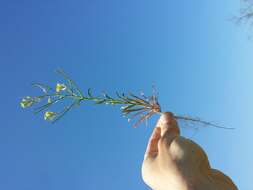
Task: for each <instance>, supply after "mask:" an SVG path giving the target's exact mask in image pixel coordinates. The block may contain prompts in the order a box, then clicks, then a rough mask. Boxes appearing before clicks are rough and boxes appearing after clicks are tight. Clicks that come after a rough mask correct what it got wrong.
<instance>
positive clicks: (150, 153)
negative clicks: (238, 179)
mask: <svg viewBox="0 0 253 190" xmlns="http://www.w3.org/2000/svg"><path fill="white" fill-rule="evenodd" d="M142 177H143V180H144V182H145V183H146V184H147V185H148V186H149V187H151V188H152V189H154V190H237V187H236V186H235V185H234V184H233V182H232V180H231V179H230V178H229V177H227V176H225V175H224V174H223V173H221V172H220V171H218V170H215V169H211V167H210V165H209V161H208V158H207V155H206V154H205V152H204V151H203V149H202V148H201V147H200V146H198V145H197V144H196V143H194V142H193V141H191V140H189V139H186V138H184V137H182V136H180V130H179V128H178V125H177V122H176V120H175V119H174V118H173V114H172V113H169V112H166V113H163V114H162V116H161V118H160V119H159V120H158V123H157V126H156V127H155V129H154V131H153V134H152V135H151V137H150V140H149V143H148V146H147V150H146V153H145V156H144V161H143V164H142Z"/></svg>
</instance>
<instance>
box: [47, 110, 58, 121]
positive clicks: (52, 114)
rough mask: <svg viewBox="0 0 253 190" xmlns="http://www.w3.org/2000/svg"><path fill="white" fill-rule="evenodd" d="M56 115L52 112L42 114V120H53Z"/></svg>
mask: <svg viewBox="0 0 253 190" xmlns="http://www.w3.org/2000/svg"><path fill="white" fill-rule="evenodd" d="M56 115H57V113H55V112H52V111H47V112H46V113H45V114H44V119H45V120H53V119H54V118H55V117H56Z"/></svg>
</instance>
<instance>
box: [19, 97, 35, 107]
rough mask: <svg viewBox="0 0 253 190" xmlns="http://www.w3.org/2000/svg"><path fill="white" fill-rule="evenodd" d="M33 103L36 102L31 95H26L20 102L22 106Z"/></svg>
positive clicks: (28, 105)
mask: <svg viewBox="0 0 253 190" xmlns="http://www.w3.org/2000/svg"><path fill="white" fill-rule="evenodd" d="M33 103H34V100H33V98H32V97H30V96H26V97H25V98H23V99H22V101H21V102H20V105H21V107H22V108H27V107H30V106H31V105H33Z"/></svg>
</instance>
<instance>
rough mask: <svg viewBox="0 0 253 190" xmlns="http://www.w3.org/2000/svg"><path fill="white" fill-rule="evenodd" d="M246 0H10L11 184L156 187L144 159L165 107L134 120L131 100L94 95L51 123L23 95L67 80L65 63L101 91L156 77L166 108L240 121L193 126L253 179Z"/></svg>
mask: <svg viewBox="0 0 253 190" xmlns="http://www.w3.org/2000/svg"><path fill="white" fill-rule="evenodd" d="M239 8H240V1H239V0H224V1H218V0H212V1H211V0H208V1H207V0H206V1H201V0H192V1H165V0H161V1H150V0H139V1H136V0H128V1H119V0H109V1H108V0H107V1H105V0H92V1H91V0H82V1H81V0H73V1H63V0H61V1H59V0H55V1H47V0H45V1H17V0H9V1H2V2H1V3H0V23H1V30H0V41H1V43H0V64H1V69H0V80H1V84H2V88H1V89H2V90H1V94H0V99H1V100H2V103H1V111H0V113H1V120H2V124H1V127H0V150H1V159H0V160H1V161H0V168H1V169H0V189H5V190H15V189H19V190H33V189H37V190H42V189H43V190H44V189H47V190H51V189H52V190H55V189H61V190H65V189H66V190H68V189H72V190H81V189H89V190H97V189H110V190H118V189H121V190H128V189H139V190H145V189H148V188H147V186H146V185H145V184H144V183H143V182H142V179H141V174H140V168H141V163H142V159H143V154H144V151H145V148H146V144H147V140H148V138H149V135H150V133H151V132H152V129H153V127H154V124H155V122H156V119H157V117H154V118H152V119H151V120H150V122H149V126H148V127H146V126H140V127H139V128H136V129H133V128H131V125H130V124H129V123H128V122H127V121H126V119H125V118H123V117H121V115H120V111H119V109H117V108H114V107H111V106H92V105H91V104H87V105H85V104H84V105H82V106H81V107H80V108H78V109H75V110H73V111H72V112H70V113H69V114H68V115H66V117H64V118H63V119H62V120H60V121H59V122H58V123H56V124H54V125H51V124H49V123H47V122H45V121H44V120H43V118H42V115H39V116H34V115H33V114H32V113H31V110H22V109H21V108H20V107H19V101H20V100H21V97H22V96H25V95H33V94H37V93H38V92H37V91H36V90H34V89H32V88H31V86H30V83H32V82H44V83H47V84H50V85H52V86H54V85H55V84H56V82H62V80H61V78H59V77H58V76H57V75H56V74H55V73H54V71H55V69H57V68H63V69H64V70H65V71H66V72H67V73H68V74H69V75H71V76H72V78H73V79H74V80H75V81H76V82H77V83H78V84H79V86H80V87H81V88H82V89H83V90H86V89H87V88H89V87H91V88H94V90H95V91H96V92H97V93H99V92H101V91H103V90H106V91H107V92H109V93H110V94H113V93H114V92H115V91H116V90H119V91H126V92H127V91H134V92H139V91H140V90H143V91H144V92H146V94H149V93H150V92H151V91H152V89H151V86H152V84H153V83H155V84H156V87H157V89H158V91H159V94H160V97H159V98H160V103H161V105H162V107H163V110H164V111H172V112H174V113H177V114H189V115H192V116H199V117H201V118H203V119H206V120H208V121H214V122H216V123H219V124H221V125H224V126H228V127H235V128H236V130H232V131H231V130H222V129H215V128H210V127H209V128H201V127H200V128H199V130H198V132H197V133H196V134H195V135H194V133H195V131H194V129H188V128H187V127H184V128H182V130H183V135H184V136H186V137H188V138H192V139H193V140H194V141H196V142H197V143H199V144H200V145H201V146H202V147H203V148H204V149H205V151H206V152H207V154H208V156H209V159H210V162H211V165H212V166H213V167H214V168H217V169H220V170H221V171H223V172H225V173H226V174H227V175H229V176H230V177H231V178H232V179H233V180H234V182H235V183H236V184H237V186H238V187H239V189H243V190H251V189H253V185H252V177H253V174H252V171H251V169H250V168H252V167H253V151H252V148H250V147H251V144H252V143H251V139H252V133H253V129H252V123H253V119H252V118H253V117H252V115H253V86H252V82H253V75H252V70H253V66H252V47H253V41H252V40H250V39H249V37H250V34H249V33H250V30H249V29H248V28H247V27H246V26H238V25H236V24H234V23H233V22H231V21H230V18H231V17H233V16H234V15H235V14H237V13H238V10H239ZM182 127H183V126H182Z"/></svg>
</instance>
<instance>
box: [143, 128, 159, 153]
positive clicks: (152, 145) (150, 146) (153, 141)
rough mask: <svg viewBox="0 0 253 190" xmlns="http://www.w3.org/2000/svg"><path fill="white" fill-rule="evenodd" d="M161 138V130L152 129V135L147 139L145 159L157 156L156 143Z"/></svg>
mask: <svg viewBox="0 0 253 190" xmlns="http://www.w3.org/2000/svg"><path fill="white" fill-rule="evenodd" d="M160 138H161V128H158V127H156V128H154V130H153V133H152V135H151V137H150V139H149V142H148V146H147V150H146V153H145V158H147V157H155V156H156V155H157V154H158V142H159V140H160Z"/></svg>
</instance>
